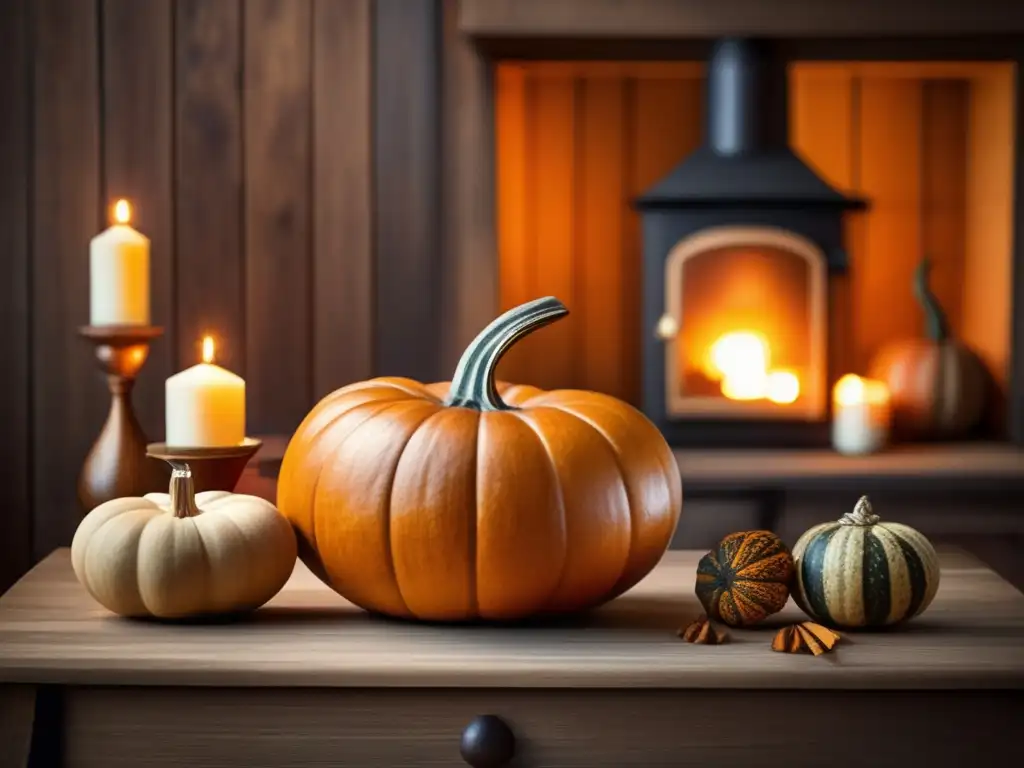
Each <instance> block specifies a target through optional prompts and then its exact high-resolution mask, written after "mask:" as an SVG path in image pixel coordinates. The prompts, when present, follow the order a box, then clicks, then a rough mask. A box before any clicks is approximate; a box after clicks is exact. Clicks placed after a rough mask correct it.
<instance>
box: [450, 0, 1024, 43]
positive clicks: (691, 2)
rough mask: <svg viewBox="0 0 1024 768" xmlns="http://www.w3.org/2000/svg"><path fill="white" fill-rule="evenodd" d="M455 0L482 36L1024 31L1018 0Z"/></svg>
mask: <svg viewBox="0 0 1024 768" xmlns="http://www.w3.org/2000/svg"><path fill="white" fill-rule="evenodd" d="M922 7H923V6H922V4H921V0H828V2H818V3H813V2H807V0H773V1H772V2H765V1H764V0H715V1H714V2H708V0H461V1H460V11H459V28H460V29H461V30H462V31H463V32H464V33H466V34H469V35H472V36H476V37H481V38H487V37H493V38H500V37H561V38H588V37H592V38H634V39H669V38H695V37H714V36H721V35H759V36H773V35H778V36H786V37H801V36H803V37H810V36H819V37H847V38H848V37H873V36H878V35H898V36H904V37H921V36H963V35H992V34H1012V33H1016V32H1020V31H1022V30H1024V14H1021V13H1019V12H1018V13H1015V12H1014V11H1019V8H1020V6H1019V0H973V2H950V3H932V4H930V5H929V6H928V10H927V12H924V11H923V10H922Z"/></svg>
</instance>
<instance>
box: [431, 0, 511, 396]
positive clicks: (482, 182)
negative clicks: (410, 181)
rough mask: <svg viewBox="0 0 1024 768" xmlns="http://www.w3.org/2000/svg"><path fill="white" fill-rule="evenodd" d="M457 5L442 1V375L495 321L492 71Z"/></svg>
mask: <svg viewBox="0 0 1024 768" xmlns="http://www.w3.org/2000/svg"><path fill="white" fill-rule="evenodd" d="M459 6H460V2H459V0H443V2H442V6H441V10H442V14H443V18H442V23H443V30H442V45H443V50H442V61H443V75H444V78H443V87H442V90H443V105H442V106H443V108H442V114H441V129H442V135H443V146H442V157H443V159H444V167H443V171H442V176H441V178H442V181H441V187H442V200H443V203H444V222H443V223H444V237H443V241H442V242H443V246H442V249H441V268H442V270H441V271H442V280H443V283H442V285H441V310H442V313H441V329H442V338H441V374H442V375H443V376H444V377H450V376H451V375H452V373H454V371H455V367H456V365H457V364H458V361H459V357H460V356H461V354H462V352H463V351H464V349H465V348H466V346H467V345H468V344H469V342H470V341H472V340H473V338H474V337H475V336H476V335H477V334H478V333H479V332H480V331H481V330H483V329H484V327H486V325H487V324H488V323H489V322H491V320H493V319H494V318H495V317H497V315H498V305H499V297H498V257H497V234H496V232H495V205H496V195H497V190H496V185H495V154H494V152H495V141H494V130H495V125H494V84H493V76H494V69H493V67H492V66H491V64H490V63H489V61H488V60H487V58H486V57H484V55H483V54H482V53H480V52H479V51H478V50H477V49H476V47H475V46H474V45H473V42H472V41H471V40H469V39H468V38H467V37H466V36H465V35H462V34H461V33H460V32H459V29H458V14H459Z"/></svg>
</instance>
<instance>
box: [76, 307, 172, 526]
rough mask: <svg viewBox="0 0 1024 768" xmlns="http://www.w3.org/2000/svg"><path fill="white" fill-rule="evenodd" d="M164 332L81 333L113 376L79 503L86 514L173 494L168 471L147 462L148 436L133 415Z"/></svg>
mask: <svg viewBox="0 0 1024 768" xmlns="http://www.w3.org/2000/svg"><path fill="white" fill-rule="evenodd" d="M163 332H164V330H163V328H159V327H155V326H148V325H140V326H134V325H131V326H129V325H125V326H92V325H89V326H84V327H82V328H79V329H78V333H79V335H80V336H82V337H83V338H85V339H88V340H89V341H91V342H92V343H93V345H95V347H96V359H97V360H98V361H99V364H100V369H101V370H102V371H103V372H104V373H105V374H106V376H107V387H108V389H109V390H110V398H111V400H110V413H109V414H108V416H107V422H106V424H104V425H103V430H102V431H101V432H100V435H99V437H98V438H97V439H96V442H95V443H94V444H93V446H92V449H91V450H90V451H89V455H88V456H86V457H85V463H84V464H83V465H82V472H81V474H80V475H79V477H78V502H79V504H80V505H81V507H82V511H83V513H87V512H89V510H91V509H93V508H95V507H97V506H99V505H100V504H102V503H103V502H105V501H109V500H110V499H117V498H121V497H124V496H142V495H143V494H146V493H151V492H153V491H166V490H167V482H168V481H167V477H168V472H167V470H166V468H165V467H163V466H161V465H160V464H158V463H157V462H154V461H151V460H149V459H147V458H146V436H145V434H143V432H142V427H141V426H140V425H139V420H138V419H137V418H136V417H135V412H134V411H133V410H132V398H131V392H132V387H134V386H135V377H136V376H138V373H139V371H140V370H141V369H142V366H143V365H145V363H146V358H147V357H148V356H149V343H150V341H152V340H153V339H155V338H157V337H159V336H161V335H163Z"/></svg>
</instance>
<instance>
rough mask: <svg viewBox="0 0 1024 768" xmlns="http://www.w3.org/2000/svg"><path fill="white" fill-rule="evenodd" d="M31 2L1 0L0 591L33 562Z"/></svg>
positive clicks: (25, 0) (27, 0)
mask: <svg viewBox="0 0 1024 768" xmlns="http://www.w3.org/2000/svg"><path fill="white" fill-rule="evenodd" d="M29 2H30V0H10V2H6V3H2V4H0V73H3V74H2V75H0V104H3V105H5V107H4V108H5V110H6V113H7V114H6V116H5V118H4V119H3V120H0V168H3V172H2V173H0V201H2V205H0V254H2V255H0V325H2V327H3V329H4V332H3V334H0V359H3V361H4V372H3V376H2V377H0V424H3V425H4V450H3V451H2V452H0V461H2V469H0V510H3V511H2V512H0V592H2V591H4V590H6V589H7V587H9V586H10V585H11V584H12V583H13V582H14V580H15V579H16V578H17V577H18V576H20V575H21V574H22V573H23V572H24V571H25V570H27V569H28V566H29V565H30V564H31V561H32V520H31V518H30V517H29V515H28V514H26V512H27V510H28V509H29V505H30V502H31V498H32V477H31V469H32V442H31V430H30V422H31V418H32V410H31V408H32V385H31V382H32V379H31V373H32V370H31V365H30V361H31V358H30V354H31V342H32V331H31V304H30V302H29V287H30V283H29V274H30V269H31V266H30V259H29V254H30V247H31V240H30V238H31V232H30V227H31V224H30V222H31V219H30V211H31V210H32V205H31V201H30V200H29V190H30V189H31V186H30V184H29V178H30V174H31V173H32V164H31V153H30V151H29V149H30V148H31V146H32V144H31V141H32V138H31V123H30V119H29V110H30V105H31V103H32V102H31V95H30V86H31V83H30V81H29V73H30V72H31V55H32V44H31V43H32V39H33V37H34V36H33V34H32V29H31V27H30V13H29Z"/></svg>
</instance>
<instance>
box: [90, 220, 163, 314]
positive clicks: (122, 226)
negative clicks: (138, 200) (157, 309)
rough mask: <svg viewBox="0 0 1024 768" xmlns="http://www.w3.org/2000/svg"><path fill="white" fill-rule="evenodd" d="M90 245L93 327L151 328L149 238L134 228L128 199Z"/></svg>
mask: <svg viewBox="0 0 1024 768" xmlns="http://www.w3.org/2000/svg"><path fill="white" fill-rule="evenodd" d="M114 220H115V222H116V223H115V224H113V225H112V226H111V227H109V228H108V229H106V230H104V231H103V232H101V233H100V234H98V235H96V237H94V238H93V239H92V241H91V242H90V243H89V323H90V325H149V238H147V237H146V236H145V235H143V234H141V233H139V232H137V231H135V230H134V229H132V228H131V227H130V226H129V225H128V222H129V221H130V220H131V208H130V207H129V205H128V201H126V200H118V201H117V204H116V205H115V206H114Z"/></svg>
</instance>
